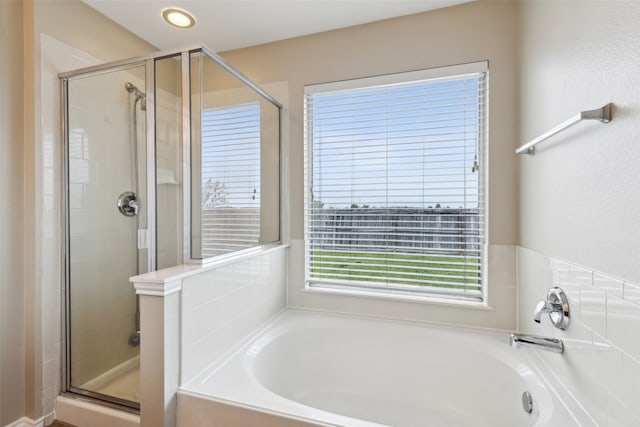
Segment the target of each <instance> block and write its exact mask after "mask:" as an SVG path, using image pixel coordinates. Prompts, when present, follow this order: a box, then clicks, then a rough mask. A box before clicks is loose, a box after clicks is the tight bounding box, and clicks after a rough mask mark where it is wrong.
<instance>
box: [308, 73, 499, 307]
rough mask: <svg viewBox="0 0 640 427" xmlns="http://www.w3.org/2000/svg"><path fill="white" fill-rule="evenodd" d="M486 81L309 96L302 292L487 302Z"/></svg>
mask: <svg viewBox="0 0 640 427" xmlns="http://www.w3.org/2000/svg"><path fill="white" fill-rule="evenodd" d="M487 73H488V68H487V63H484V62H483V63H475V64H465V65H461V66H454V67H444V68H438V69H433V70H423V71H418V72H411V73H401V74H394V75H389V76H380V77H373V78H366V79H359V80H351V81H344V82H338V83H328V84H321V85H313V86H307V87H305V124H306V129H305V138H306V140H305V155H306V160H305V167H306V171H305V176H306V183H305V184H306V188H307V190H308V191H307V194H306V198H305V199H306V200H305V241H306V254H305V256H306V272H307V283H308V285H309V286H311V287H337V288H342V289H344V288H349V289H354V288H355V289H361V290H368V291H382V292H392V293H408V294H416V293H418V294H422V295H424V294H428V295H438V296H442V297H447V298H456V299H465V300H475V301H479V300H482V299H483V290H482V276H483V275H482V271H483V258H484V256H483V254H484V241H485V236H484V229H485V227H484V224H485V209H484V197H483V194H484V193H483V191H484V179H483V173H484V172H485V171H484V168H483V166H482V161H483V159H484V152H483V147H484V142H485V133H486V114H485V111H486V80H487Z"/></svg>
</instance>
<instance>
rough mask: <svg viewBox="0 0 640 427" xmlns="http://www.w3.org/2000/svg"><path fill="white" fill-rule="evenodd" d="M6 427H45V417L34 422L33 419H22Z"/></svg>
mask: <svg viewBox="0 0 640 427" xmlns="http://www.w3.org/2000/svg"><path fill="white" fill-rule="evenodd" d="M5 427H44V417H41V418H38V419H37V420H35V421H34V420H32V419H31V418H27V417H22V418H20V419H19V420H17V421H14V422H12V423H11V424H7V425H6V426H5Z"/></svg>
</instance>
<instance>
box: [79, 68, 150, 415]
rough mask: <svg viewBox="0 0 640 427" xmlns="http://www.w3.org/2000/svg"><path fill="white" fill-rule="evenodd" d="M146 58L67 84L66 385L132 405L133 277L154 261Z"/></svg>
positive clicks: (136, 350)
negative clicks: (149, 238) (149, 237)
mask: <svg viewBox="0 0 640 427" xmlns="http://www.w3.org/2000/svg"><path fill="white" fill-rule="evenodd" d="M145 76H146V70H145V66H144V65H139V66H135V67H129V68H120V69H117V70H114V71H110V72H103V73H99V74H94V75H89V76H86V77H81V78H75V79H70V80H69V81H68V83H67V123H66V128H67V133H68V137H67V141H68V142H67V143H68V151H67V161H66V164H67V179H68V182H67V185H68V197H67V209H68V224H67V230H68V241H67V245H68V247H67V252H66V253H67V260H68V264H67V268H68V270H67V276H68V277H67V280H68V290H67V298H68V311H69V316H70V319H71V322H70V323H69V331H68V333H69V336H68V338H67V339H68V351H69V355H68V356H69V357H68V362H69V365H68V371H69V372H68V376H69V381H70V384H69V388H70V389H71V390H73V391H76V392H79V393H87V392H88V393H90V394H91V393H95V394H98V395H103V396H104V398H105V399H106V400H112V401H114V402H117V403H121V404H126V405H128V406H132V407H136V406H137V402H139V396H138V390H139V374H138V373H139V370H138V354H139V346H138V344H139V336H138V332H137V331H138V329H139V328H138V325H137V324H136V323H137V304H136V297H135V293H134V290H133V288H132V287H131V284H130V283H129V277H130V276H133V275H136V274H139V273H143V272H146V271H148V270H149V269H150V268H151V254H150V251H149V249H148V248H147V245H145V239H143V238H141V237H140V236H143V235H145V233H146V229H147V224H148V222H149V209H148V208H147V206H148V204H147V193H148V188H147V163H146V159H147V148H146V114H147V107H148V106H147V95H146V94H145V89H144V88H145Z"/></svg>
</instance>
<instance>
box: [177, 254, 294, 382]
mask: <svg viewBox="0 0 640 427" xmlns="http://www.w3.org/2000/svg"><path fill="white" fill-rule="evenodd" d="M287 251H288V249H287V248H286V247H285V246H278V247H276V248H273V249H269V250H266V251H265V252H263V253H260V254H258V255H255V256H252V257H249V258H245V259H242V260H239V261H236V262H232V263H228V264H224V265H221V266H220V267H215V268H212V269H208V270H205V271H203V272H202V273H199V274H196V275H194V276H190V277H187V278H186V279H184V280H183V281H182V310H181V311H182V326H181V328H182V329H181V338H182V357H181V360H182V362H181V365H182V366H181V381H182V383H183V384H185V383H187V382H189V381H190V380H191V379H192V378H193V377H194V376H195V375H196V374H198V372H200V371H202V370H203V369H205V368H206V367H207V366H208V365H209V364H211V363H212V362H214V361H215V360H216V359H218V358H219V357H220V356H222V355H223V354H224V353H225V352H227V351H229V350H230V349H232V348H233V347H234V346H235V345H236V344H238V343H239V342H240V341H242V339H243V338H245V337H247V335H249V334H250V333H251V332H252V331H254V330H255V329H256V328H258V327H259V326H260V325H262V324H263V323H264V322H266V321H267V320H269V319H270V318H271V317H273V316H274V315H275V314H277V313H278V312H280V311H281V310H283V309H284V308H285V307H286V305H287V294H286V286H287V283H286V282H287V281H286V266H287Z"/></svg>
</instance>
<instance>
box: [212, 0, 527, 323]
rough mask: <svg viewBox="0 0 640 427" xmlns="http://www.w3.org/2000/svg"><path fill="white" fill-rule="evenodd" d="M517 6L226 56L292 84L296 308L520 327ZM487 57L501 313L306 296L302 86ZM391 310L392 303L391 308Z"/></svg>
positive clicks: (288, 162)
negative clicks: (517, 313) (517, 287)
mask: <svg viewBox="0 0 640 427" xmlns="http://www.w3.org/2000/svg"><path fill="white" fill-rule="evenodd" d="M516 39H517V34H516V4H515V2H511V1H496V2H494V1H480V2H473V3H468V4H464V5H460V6H456V7H451V8H446V9H440V10H436V11H433V12H428V13H423V14H417V15H411V16H405V17H401V18H397V19H390V20H386V21H381V22H377V23H371V24H366V25H361V26H356V27H351V28H346V29H341V30H336V31H330V32H325V33H320V34H315V35H311V36H307V37H299V38H295V39H290V40H284V41H280V42H275V43H270V44H266V45H261V46H256V47H251V48H246V49H241V50H237V51H230V52H224V53H222V54H221V56H223V57H224V58H225V60H227V61H228V62H229V63H230V64H231V65H233V66H234V67H236V68H237V69H239V70H241V71H242V72H243V73H244V74H246V75H247V76H248V77H249V78H250V79H251V80H253V81H254V82H257V83H258V84H265V83H268V82H275V81H286V82H288V85H289V99H288V100H287V101H288V105H289V106H290V108H289V110H287V111H285V114H289V121H290V122H289V123H290V126H289V134H288V135H284V136H283V137H284V139H285V140H288V141H289V144H287V145H286V146H285V147H284V153H283V155H284V159H285V160H284V164H283V167H284V169H285V170H284V175H285V176H287V177H288V178H287V179H288V181H287V182H285V183H284V188H287V187H288V188H289V194H288V198H287V199H286V200H284V205H285V206H287V205H289V206H290V212H289V213H290V221H288V222H287V223H286V224H284V229H283V230H282V234H283V236H285V238H286V237H288V236H290V243H291V245H292V246H291V251H290V256H291V262H290V270H289V282H290V287H289V304H290V305H294V306H306V307H314V308H326V309H334V310H343V311H350V312H353V311H356V312H360V313H364V314H377V315H383V316H390V317H402V318H412V319H416V320H431V321H446V322H448V321H453V322H454V323H462V324H467V325H468V324H472V325H476V326H485V327H497V328H505V329H506V328H509V327H512V326H515V311H514V307H515V298H516V297H515V280H516V279H515V273H514V272H513V271H511V267H509V268H508V269H507V270H508V271H507V272H506V273H504V271H503V270H504V269H502V268H501V266H502V265H508V264H509V263H510V262H511V263H514V262H515V246H514V245H516V244H517V234H518V231H517V219H518V218H517V208H518V205H517V175H516V162H515V159H514V157H515V156H514V154H513V148H514V141H515V139H516V135H517V133H516V130H517V126H516V123H517V104H516V102H517V86H516V85H517V74H516V65H517V60H516V57H517V50H516V48H517V43H516ZM481 60H488V61H489V68H490V95H489V98H490V100H489V164H488V165H483V170H484V171H488V174H489V187H490V191H489V211H490V216H489V240H488V243H489V245H490V250H489V254H490V256H491V257H492V258H490V259H489V274H490V278H489V303H490V304H491V305H493V306H494V310H493V311H479V310H464V309H463V310H460V309H456V308H450V307H445V308H443V307H441V306H440V307H436V306H424V305H422V306H419V305H416V304H413V305H412V304H408V305H407V304H394V303H391V302H380V301H375V302H371V301H369V300H365V302H364V303H363V302H362V300H363V299H362V298H348V297H339V298H330V297H329V298H325V296H324V295H323V296H318V295H310V294H308V293H304V292H301V289H302V288H303V286H304V271H303V268H302V266H303V232H304V230H303V200H304V190H303V182H304V177H303V169H304V164H303V96H304V93H303V88H304V85H307V84H314V83H324V82H332V81H338V80H345V79H353V78H359V77H367V76H374V75H380V74H388V73H397V72H402V71H411V70H418V69H425V68H433V67H440V66H444V65H454V64H461V63H468V62H475V61H481ZM383 306H384V307H383Z"/></svg>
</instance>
